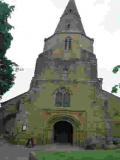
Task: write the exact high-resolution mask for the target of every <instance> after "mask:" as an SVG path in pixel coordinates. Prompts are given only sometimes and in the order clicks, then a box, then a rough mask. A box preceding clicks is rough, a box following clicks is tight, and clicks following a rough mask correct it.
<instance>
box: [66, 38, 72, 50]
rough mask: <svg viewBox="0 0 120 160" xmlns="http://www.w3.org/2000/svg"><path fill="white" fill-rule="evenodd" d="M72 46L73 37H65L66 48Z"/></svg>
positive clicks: (68, 48) (69, 48)
mask: <svg viewBox="0 0 120 160" xmlns="http://www.w3.org/2000/svg"><path fill="white" fill-rule="evenodd" d="M71 48H72V39H71V38H70V37H67V38H66V39H65V50H71Z"/></svg>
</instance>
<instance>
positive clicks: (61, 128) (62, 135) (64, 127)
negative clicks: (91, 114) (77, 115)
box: [53, 121, 73, 144]
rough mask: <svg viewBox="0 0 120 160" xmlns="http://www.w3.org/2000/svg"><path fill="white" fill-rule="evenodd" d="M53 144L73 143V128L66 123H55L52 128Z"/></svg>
mask: <svg viewBox="0 0 120 160" xmlns="http://www.w3.org/2000/svg"><path fill="white" fill-rule="evenodd" d="M53 135H54V143H70V144H72V143H73V126H72V124H71V123H69V122H67V121H59V122H56V123H55V124H54V126H53Z"/></svg>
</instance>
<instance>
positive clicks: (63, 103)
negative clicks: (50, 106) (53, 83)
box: [55, 88, 70, 107]
mask: <svg viewBox="0 0 120 160" xmlns="http://www.w3.org/2000/svg"><path fill="white" fill-rule="evenodd" d="M55 105H56V106H58V107H69V106H70V93H69V92H68V91H67V90H66V89H65V88H61V89H59V90H58V91H57V93H56V97H55Z"/></svg>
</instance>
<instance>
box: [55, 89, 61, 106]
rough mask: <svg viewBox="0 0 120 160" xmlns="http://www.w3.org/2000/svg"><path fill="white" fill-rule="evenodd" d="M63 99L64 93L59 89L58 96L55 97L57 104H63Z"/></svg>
mask: <svg viewBox="0 0 120 160" xmlns="http://www.w3.org/2000/svg"><path fill="white" fill-rule="evenodd" d="M61 99H62V93H61V92H59V91H58V92H57V93H56V98H55V104H56V106H62V101H61Z"/></svg>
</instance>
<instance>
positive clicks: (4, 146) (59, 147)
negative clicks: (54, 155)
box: [0, 139, 83, 160]
mask: <svg viewBox="0 0 120 160" xmlns="http://www.w3.org/2000/svg"><path fill="white" fill-rule="evenodd" d="M35 150H42V151H76V150H78V151H79V150H83V149H82V148H79V147H78V146H74V147H72V146H70V145H69V144H48V145H44V146H43V145H36V146H35V147H33V148H26V147H25V146H22V145H12V144H8V143H7V142H6V141H5V140H4V139H0V160H28V159H29V153H30V152H31V151H35Z"/></svg>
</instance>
